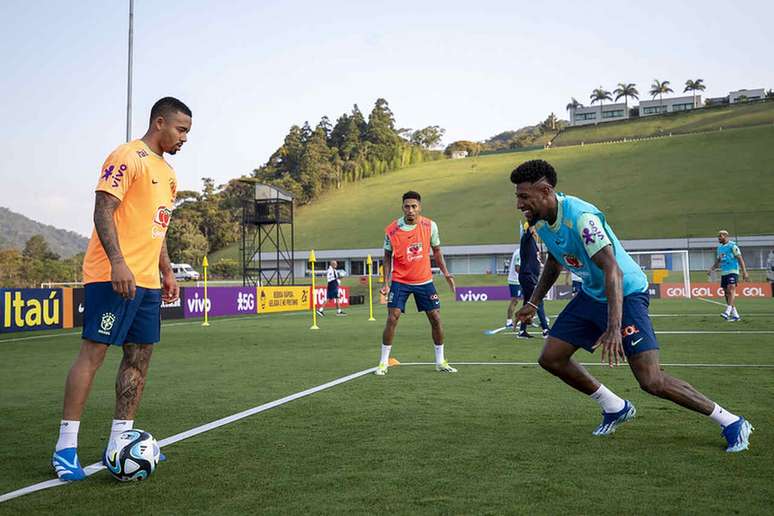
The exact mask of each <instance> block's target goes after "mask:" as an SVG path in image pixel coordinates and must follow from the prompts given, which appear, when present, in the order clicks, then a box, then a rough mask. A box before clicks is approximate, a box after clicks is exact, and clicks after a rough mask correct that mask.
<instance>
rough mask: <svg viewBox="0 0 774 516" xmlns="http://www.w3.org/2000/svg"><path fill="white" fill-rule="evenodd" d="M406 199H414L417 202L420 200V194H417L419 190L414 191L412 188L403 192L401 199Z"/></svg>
mask: <svg viewBox="0 0 774 516" xmlns="http://www.w3.org/2000/svg"><path fill="white" fill-rule="evenodd" d="M406 199H416V200H417V201H419V202H422V196H421V195H419V192H415V191H414V190H409V191H408V192H406V193H404V194H403V200H404V201H405V200H406Z"/></svg>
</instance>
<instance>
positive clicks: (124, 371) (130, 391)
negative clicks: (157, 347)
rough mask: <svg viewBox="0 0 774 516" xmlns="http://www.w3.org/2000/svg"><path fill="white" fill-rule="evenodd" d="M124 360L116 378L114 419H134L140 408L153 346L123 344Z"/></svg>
mask: <svg viewBox="0 0 774 516" xmlns="http://www.w3.org/2000/svg"><path fill="white" fill-rule="evenodd" d="M123 347H124V358H123V359H122V360H121V365H120V366H119V367H118V376H116V410H115V416H114V417H115V419H134V415H135V413H136V412H137V407H139V406H140V399H141V398H142V390H143V388H144V387H145V376H146V375H147V374H148V365H150V358H151V353H152V352H153V345H151V344H124V346H123Z"/></svg>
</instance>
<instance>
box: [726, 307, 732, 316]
mask: <svg viewBox="0 0 774 516" xmlns="http://www.w3.org/2000/svg"><path fill="white" fill-rule="evenodd" d="M731 310H732V308H731V305H726V309H725V310H724V313H726V314H730V313H731Z"/></svg>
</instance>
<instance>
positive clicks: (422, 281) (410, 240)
mask: <svg viewBox="0 0 774 516" xmlns="http://www.w3.org/2000/svg"><path fill="white" fill-rule="evenodd" d="M421 213H422V197H421V196H420V195H419V194H418V193H417V192H406V193H405V194H403V217H401V218H399V219H398V220H394V221H393V222H392V223H391V224H390V225H389V226H387V227H386V228H385V230H384V233H385V234H384V286H383V287H382V288H381V293H382V294H383V295H385V296H387V323H386V324H385V326H384V334H383V336H382V352H381V358H380V359H379V365H378V366H377V367H376V371H375V372H374V373H375V374H377V375H379V376H384V375H385V374H387V367H388V365H389V360H390V350H392V341H393V338H394V337H395V329H396V328H397V327H398V319H399V318H400V314H401V313H403V312H405V311H406V301H407V300H408V298H409V296H410V295H411V294H413V295H414V301H415V302H416V304H417V310H418V311H420V312H425V313H426V314H427V319H428V321H430V327H431V328H432V334H433V343H434V344H435V369H436V371H439V372H441V373H456V372H457V370H456V369H455V368H453V367H452V366H450V365H449V362H447V361H446V358H445V357H444V352H443V328H442V327H441V313H440V311H441V301H440V299H438V293H437V292H436V291H435V286H434V285H433V272H432V270H431V268H430V250H431V249H432V251H433V258H435V263H436V264H437V265H438V268H440V269H441V272H442V273H443V275H444V277H445V278H446V281H447V283H448V284H449V287H451V289H452V293H454V276H452V275H451V274H449V271H448V270H447V269H446V263H445V262H444V260H443V253H442V252H441V240H440V237H439V236H438V226H437V225H436V224H435V222H433V221H432V220H430V219H428V218H427V217H423V216H422V215H421Z"/></svg>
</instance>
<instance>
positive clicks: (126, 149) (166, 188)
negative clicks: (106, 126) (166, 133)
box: [83, 140, 177, 288]
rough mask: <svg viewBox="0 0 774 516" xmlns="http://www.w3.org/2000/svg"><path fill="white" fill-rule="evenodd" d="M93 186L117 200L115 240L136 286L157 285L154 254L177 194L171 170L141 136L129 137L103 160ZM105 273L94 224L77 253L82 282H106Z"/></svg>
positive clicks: (106, 267)
mask: <svg viewBox="0 0 774 516" xmlns="http://www.w3.org/2000/svg"><path fill="white" fill-rule="evenodd" d="M96 191H97V192H107V193H109V194H111V195H113V196H115V197H117V198H118V199H120V201H121V204H119V205H118V208H116V211H115V212H114V213H113V220H114V221H115V224H116V232H117V234H118V245H119V246H120V248H121V253H122V254H123V255H124V259H125V260H126V264H127V266H128V267H129V270H131V271H132V274H134V279H135V282H136V283H137V286H138V287H144V288H160V287H161V282H160V280H159V257H160V255H161V246H162V244H163V242H164V237H165V235H166V233H167V226H168V225H169V220H170V217H171V215H172V209H173V207H174V203H175V195H176V193H177V177H176V175H175V171H174V170H173V169H172V167H171V166H169V164H168V163H167V162H166V161H164V158H162V157H161V156H159V155H158V154H155V153H154V152H153V151H151V150H150V149H149V148H148V146H147V145H145V143H144V142H143V141H142V140H133V141H131V142H129V143H125V144H123V145H120V146H119V147H118V148H117V149H116V150H114V151H113V152H112V153H111V154H110V156H108V158H107V159H106V160H105V163H104V165H102V172H101V173H100V177H99V181H98V182H97V188H96ZM110 272H111V267H110V261H109V260H108V257H107V255H106V254H105V250H104V249H103V247H102V243H101V242H100V241H99V237H98V236H97V231H96V229H94V230H93V231H92V233H91V240H90V241H89V246H88V248H87V249H86V256H85V257H84V258H83V282H84V283H95V282H99V281H110Z"/></svg>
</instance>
